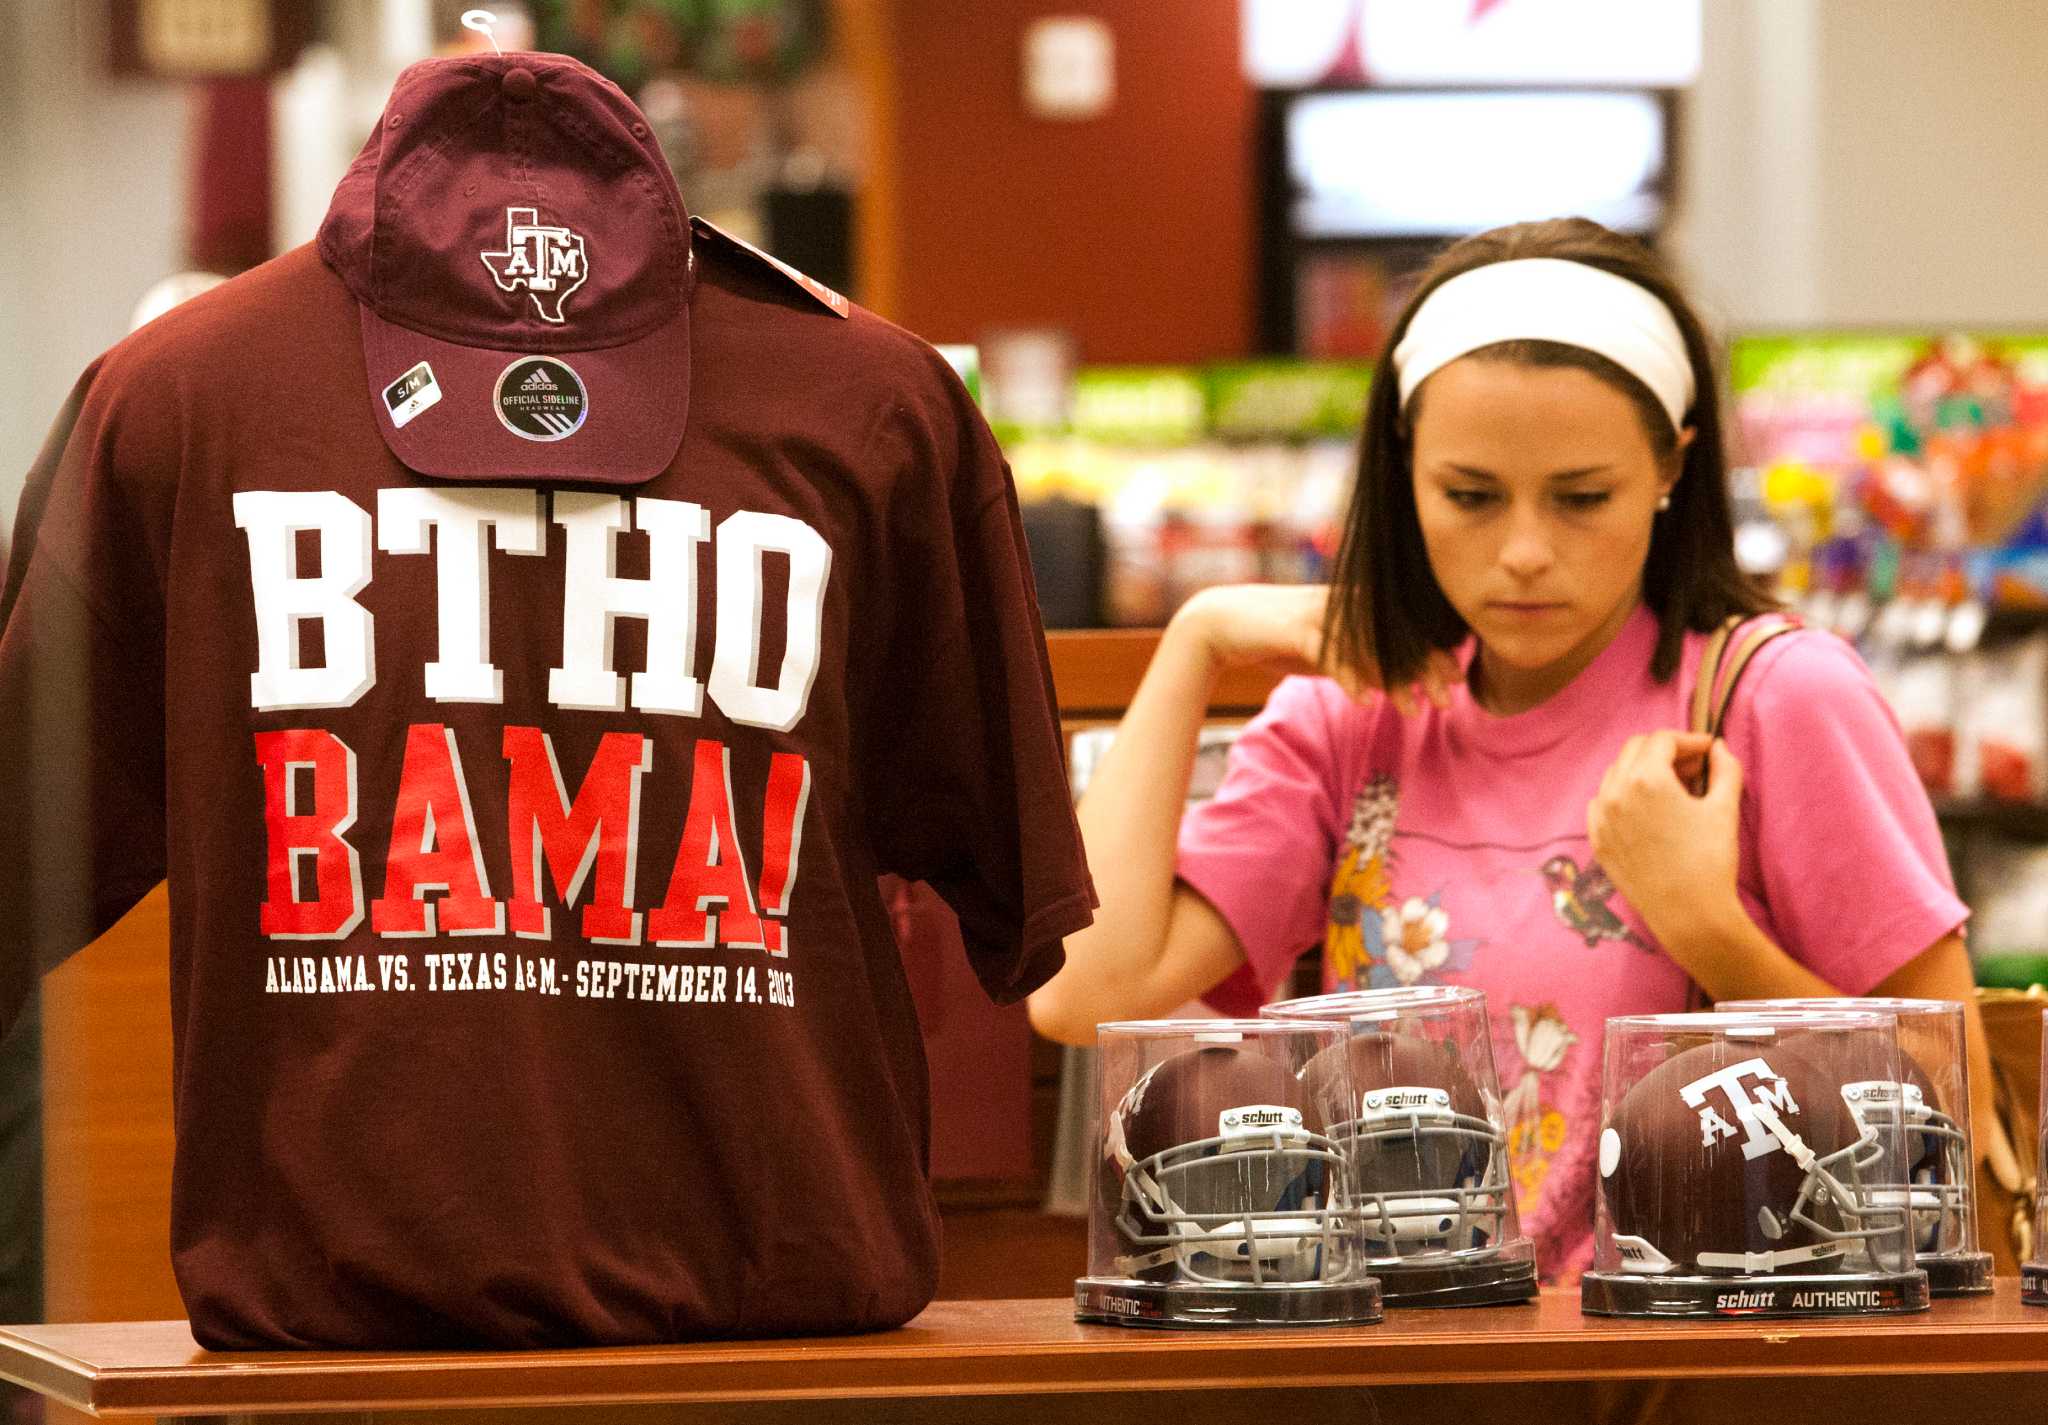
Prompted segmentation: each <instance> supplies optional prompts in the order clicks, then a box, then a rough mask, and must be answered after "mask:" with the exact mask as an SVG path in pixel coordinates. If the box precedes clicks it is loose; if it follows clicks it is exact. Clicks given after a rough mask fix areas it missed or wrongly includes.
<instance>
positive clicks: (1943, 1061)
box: [1715, 998, 1992, 1296]
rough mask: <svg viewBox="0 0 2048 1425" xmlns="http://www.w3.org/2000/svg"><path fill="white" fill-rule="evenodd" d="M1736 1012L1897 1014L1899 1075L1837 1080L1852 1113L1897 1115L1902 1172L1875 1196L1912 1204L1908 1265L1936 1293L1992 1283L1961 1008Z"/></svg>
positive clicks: (1960, 1292) (1870, 1004) (1917, 1004)
mask: <svg viewBox="0 0 2048 1425" xmlns="http://www.w3.org/2000/svg"><path fill="white" fill-rule="evenodd" d="M1715 1008H1716V1009H1718V1010H1721V1011H1724V1012H1728V1013H1737V1014H1747V1013H1751V1012H1758V1011H1770V1010H1777V1009H1800V1010H1816V1011H1823V1012H1829V1013H1832V1012H1835V1011H1843V1010H1846V1011H1850V1012H1856V1013H1861V1012H1869V1013H1872V1014H1889V1015H1891V1016H1893V1017H1894V1018H1895V1019H1896V1020H1897V1022H1898V1033H1899V1078H1898V1081H1897V1082H1896V1083H1893V1082H1892V1081H1890V1080H1885V1079H1869V1080H1863V1081H1860V1082H1856V1083H1850V1084H1845V1085H1844V1086H1843V1088H1842V1093H1843V1096H1844V1097H1845V1098H1846V1099H1847V1100H1848V1103H1849V1108H1850V1112H1852V1113H1854V1114H1857V1115H1860V1116H1861V1117H1862V1118H1864V1119H1869V1120H1882V1119H1885V1118H1891V1119H1895V1120H1897V1121H1898V1123H1899V1125H1900V1129H1901V1131H1902V1132H1903V1133H1904V1134H1905V1139H1906V1144H1905V1154H1904V1157H1903V1158H1902V1159H1901V1160H1900V1163H1899V1167H1900V1176H1899V1178H1898V1180H1897V1181H1895V1182H1888V1183H1884V1184H1882V1185H1880V1187H1879V1188H1878V1189H1877V1191H1878V1193H1879V1200H1885V1195H1889V1200H1891V1201H1895V1202H1902V1203H1905V1204H1906V1205H1907V1206H1908V1207H1909V1208H1910V1209H1911V1213H1912V1215H1911V1222H1912V1231H1913V1263H1914V1265H1915V1266H1917V1267H1919V1268H1920V1269H1921V1270H1922V1271H1924V1272H1926V1273H1927V1285H1928V1288H1929V1289H1930V1290H1931V1291H1932V1292H1933V1293H1934V1295H1936V1296H1979V1295H1982V1294H1984V1293H1986V1292H1988V1291H1990V1290H1991V1271H1992V1264H1991V1254H1990V1253H1989V1252H1982V1251H1979V1250H1978V1249H1977V1184H1976V1171H1975V1164H1976V1162H1977V1158H1976V1154H1975V1152H1974V1150H1973V1147H1972V1145H1971V1142H1970V1060H1969V1054H1968V1052H1967V1050H1966V1048H1965V1044H1964V1039H1963V1006H1962V1002H1961V1001H1960V1000H1952V999H1883V998H1863V999H1782V1000H1729V1001H1724V1002H1723V1003H1721V1004H1718V1005H1716V1006H1715Z"/></svg>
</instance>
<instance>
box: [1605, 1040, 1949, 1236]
mask: <svg viewBox="0 0 2048 1425" xmlns="http://www.w3.org/2000/svg"><path fill="white" fill-rule="evenodd" d="M1815 1038H1816V1036H1813V1035H1802V1036H1799V1037H1798V1038H1796V1039H1786V1038H1782V1037H1774V1038H1770V1039H1741V1038H1732V1039H1714V1040H1711V1041H1709V1042H1707V1043H1704V1044H1701V1045H1698V1046H1696V1047H1694V1048H1691V1049H1687V1050H1685V1051H1684V1052H1682V1053H1679V1054H1676V1055H1674V1056H1673V1057H1672V1058H1671V1059H1669V1060H1667V1061H1666V1062H1664V1063H1663V1064H1660V1065H1659V1066H1658V1067H1657V1068H1655V1069H1653V1070H1652V1071H1650V1072H1649V1073H1648V1074H1646V1075H1644V1076H1643V1078H1642V1079H1641V1080H1639V1081H1638V1082H1637V1083H1636V1084H1635V1086H1634V1087H1633V1088H1631V1089H1630V1090H1629V1091H1628V1092H1627V1094H1626V1095H1625V1096H1624V1097H1623V1098H1622V1101H1621V1103H1620V1104H1619V1105H1618V1106H1617V1107H1616V1109H1615V1111H1614V1115H1613V1119H1612V1121H1611V1122H1610V1123H1609V1124H1608V1126H1607V1128H1606V1130H1605V1131H1604V1132H1603V1133H1602V1134H1601V1139H1600V1187H1601V1194H1602V1198H1603V1201H1604V1203H1605V1207H1606V1212H1607V1216H1608V1221H1609V1223H1610V1224H1611V1226H1612V1230H1613V1241H1614V1246H1615V1249H1616V1250H1617V1251H1618V1252H1619V1254H1620V1257H1621V1262H1620V1267H1621V1270H1623V1271H1627V1272H1640V1273H1648V1274H1664V1273H1680V1274H1686V1273H1704V1274H1724V1273H1725V1274H1736V1275H1745V1276H1759V1275H1769V1274H1771V1273H1774V1272H1784V1271H1797V1272H1843V1271H1863V1270H1871V1269H1874V1270H1879V1271H1887V1272H1890V1271H1905V1270H1910V1269H1911V1267H1912V1264H1913V1263H1912V1255H1911V1248H1910V1244H1909V1242H1908V1239H1907V1234H1906V1220H1905V1208H1904V1204H1903V1202H1902V1200H1901V1198H1900V1197H1899V1196H1898V1194H1897V1193H1896V1192H1895V1191H1894V1192H1891V1193H1887V1192H1886V1190H1885V1189H1884V1187H1883V1186H1882V1183H1881V1177H1882V1170H1883V1160H1884V1159H1885V1157H1886V1149H1885V1141H1884V1140H1885V1134H1884V1133H1883V1132H1882V1131H1881V1127H1880V1124H1879V1123H1878V1121H1877V1120H1876V1119H1874V1118H1871V1117H1868V1116H1859V1115H1858V1114H1856V1113H1853V1112H1851V1110H1850V1103H1849V1100H1848V1099H1847V1098H1845V1096H1844V1094H1843V1089H1844V1087H1845V1085H1844V1081H1843V1080H1842V1078H1840V1077H1838V1076H1837V1075H1836V1074H1835V1073H1834V1072H1833V1069H1834V1068H1835V1067H1838V1066H1826V1067H1824V1066H1823V1065H1824V1060H1817V1059H1816V1058H1815V1050H1816V1049H1817V1048H1818V1047H1819V1046H1816V1045H1815V1044H1814V1042H1813V1041H1814V1039H1815Z"/></svg>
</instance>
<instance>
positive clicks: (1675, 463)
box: [1657, 426, 1700, 496]
mask: <svg viewBox="0 0 2048 1425" xmlns="http://www.w3.org/2000/svg"><path fill="white" fill-rule="evenodd" d="M1699 434H1700V433H1699V430H1698V428H1696V427H1694V426H1680V427H1679V428H1678V439H1677V441H1676V442H1675V443H1674V444H1673V445H1672V447H1671V455H1670V457H1669V458H1668V459H1666V460H1665V461H1664V470H1663V472H1662V474H1661V476H1660V477H1659V479H1658V482H1657V484H1658V488H1657V493H1658V494H1659V495H1667V496H1668V495H1669V494H1670V493H1671V491H1672V489H1673V488H1674V487H1675V486H1676V485H1677V484H1678V477H1679V476H1681V475H1683V474H1684V473H1685V453H1686V452H1687V451H1689V450H1691V449H1692V443H1693V442H1694V441H1695V440H1697V439H1699Z"/></svg>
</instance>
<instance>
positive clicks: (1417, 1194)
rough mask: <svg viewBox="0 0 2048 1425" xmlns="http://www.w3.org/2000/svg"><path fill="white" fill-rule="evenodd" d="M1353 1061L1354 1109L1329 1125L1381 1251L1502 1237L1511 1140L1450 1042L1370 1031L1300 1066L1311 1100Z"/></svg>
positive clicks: (1443, 1247)
mask: <svg viewBox="0 0 2048 1425" xmlns="http://www.w3.org/2000/svg"><path fill="white" fill-rule="evenodd" d="M1343 1064H1348V1066H1349V1068H1350V1072H1351V1083H1352V1089H1353V1094H1354V1102H1355V1104H1356V1109H1357V1111H1356V1113H1355V1115H1354V1116H1352V1117H1349V1118H1347V1119H1346V1120H1345V1121H1344V1122H1341V1123H1338V1124H1337V1125H1336V1126H1335V1127H1334V1128H1332V1129H1331V1135H1330V1136H1331V1137H1333V1138H1334V1139H1336V1140H1337V1142H1338V1144H1339V1145H1340V1146H1342V1147H1344V1148H1345V1149H1346V1150H1347V1151H1348V1152H1349V1153H1350V1155H1351V1162H1352V1165H1353V1169H1354V1177H1355V1186H1354V1188H1353V1191H1354V1193H1355V1194H1356V1196H1357V1199H1358V1202H1359V1208H1360V1212H1359V1216H1360V1218H1361V1220H1362V1223H1363V1227H1364V1231H1365V1235H1366V1237H1367V1238H1368V1239H1370V1240H1371V1241H1372V1242H1373V1243H1374V1251H1375V1252H1376V1253H1377V1254H1379V1255H1383V1256H1402V1257H1407V1256H1418V1255H1424V1254H1428V1253H1435V1252H1445V1251H1469V1250H1472V1249H1475V1248H1483V1247H1487V1246H1491V1245H1494V1244H1496V1243H1498V1242H1499V1240H1500V1237H1501V1222H1502V1218H1503V1217H1504V1215H1505V1214H1506V1212H1507V1208H1508V1203H1509V1201H1510V1199H1509V1196H1508V1176H1507V1172H1508V1152H1507V1139H1506V1137H1505V1136H1504V1135H1503V1133H1502V1132H1501V1129H1500V1127H1499V1125H1498V1123H1497V1122H1496V1121H1495V1118H1494V1116H1493V1115H1492V1114H1490V1113H1489V1112H1488V1111H1487V1105H1486V1102H1485V1100H1484V1098H1483V1097H1482V1096H1481V1094H1480V1092H1479V1087H1478V1085H1477V1084H1475V1083H1474V1082H1473V1081H1472V1076H1471V1074H1469V1073H1468V1072H1466V1069H1465V1065H1464V1062H1463V1061H1462V1060H1461V1059H1460V1058H1459V1056H1458V1053H1457V1050H1456V1047H1455V1046H1454V1045H1453V1044H1451V1043H1450V1042H1449V1041H1447V1040H1437V1039H1429V1038H1425V1037H1423V1036H1420V1035H1412V1034H1389V1033H1386V1032H1385V1031H1382V1030H1366V1031H1363V1032H1361V1033H1357V1034H1353V1035H1352V1036H1351V1037H1350V1038H1349V1039H1347V1040H1346V1041H1345V1042H1344V1043H1343V1044H1342V1045H1340V1046H1337V1047H1334V1048H1330V1049H1325V1050H1323V1051H1322V1053H1320V1054H1318V1055H1316V1056H1315V1058H1313V1059H1311V1060H1309V1062H1308V1064H1307V1065H1306V1066H1305V1067H1304V1068H1303V1069H1302V1080H1303V1082H1304V1083H1305V1084H1306V1085H1307V1086H1308V1088H1309V1094H1310V1098H1311V1100H1312V1101H1315V1102H1326V1101H1329V1100H1328V1097H1327V1095H1326V1094H1325V1093H1324V1092H1322V1091H1321V1090H1322V1088H1323V1084H1324V1080H1326V1079H1327V1078H1328V1077H1329V1076H1330V1075H1331V1074H1332V1073H1334V1072H1335V1071H1336V1070H1337V1069H1338V1068H1339V1066H1340V1065H1343Z"/></svg>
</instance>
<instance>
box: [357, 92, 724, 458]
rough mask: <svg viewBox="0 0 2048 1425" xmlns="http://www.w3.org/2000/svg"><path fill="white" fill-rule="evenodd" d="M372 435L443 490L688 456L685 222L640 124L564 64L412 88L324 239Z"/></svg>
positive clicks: (376, 135)
mask: <svg viewBox="0 0 2048 1425" xmlns="http://www.w3.org/2000/svg"><path fill="white" fill-rule="evenodd" d="M320 255H321V257H322V258H323V259H324V260H325V261H326V263H327V265H328V266H329V267H331V268H333V269H334V271H335V273H336V274H337V275H338V276H339V277H340V278H341V280H342V281H343V282H344V283H346V284H347V286H348V289H349V291H350V292H351V293H353V294H354V295H355V299H356V301H357V303H358V304H359V305H360V308H361V312H362V330H363V362H364V365H365V366H366V367H367V368H368V373H369V395H370V404H371V407H372V410H373V416H374V419H375V420H376V422H377V429H378V430H379V431H380V432H381V433H382V434H383V437H384V441H385V443H386V444H387V445H389V446H390V447H391V453H392V454H393V455H396V456H397V457H398V458H399V459H400V460H401V461H403V462H404V463H405V464H406V465H407V466H408V467H410V468H411V469H413V470H416V471H418V472H419V473H420V474H422V475H434V476H441V477H444V478H447V479H452V480H498V479H507V478H511V479H523V480H579V481H597V482H600V483H603V484H614V485H622V484H637V483H638V482H640V481H643V480H647V479H650V478H652V477H653V476H655V475H658V474H660V473H661V472H662V471H663V470H665V469H667V468H668V465H669V463H670V462H671V461H672V460H674V459H675V454H676V450H677V448H678V447H679V446H680V445H681V444H682V440H683V425H684V422H685V420H686V418H687V416H688V412H689V393H690V290H691V282H692V278H693V271H694V270H693V268H692V265H691V262H692V260H691V256H690V222H689V215H688V214H687V213H686V212H685V211H684V208H683V200H682V195H681V194H680V193H678V192H677V191H676V184H675V178H674V177H673V176H672V175H671V174H670V172H669V168H668V163H667V162H666V160H664V159H663V158H662V155H661V150H660V148H659V147H658V146H657V145H656V144H655V141H654V136H653V134H652V133H651V132H650V131H649V129H648V126H647V121H646V119H645V118H644V117H643V116H642V115H641V113H640V111H639V110H638V109H636V108H634V107H633V104H632V101H631V100H629V99H627V98H626V96H625V95H624V94H623V93H621V92H620V91H619V88H618V86H616V85H614V84H613V83H611V81H609V80H607V79H605V78H603V77H602V76H601V75H599V74H597V73H595V72H594V71H592V70H590V69H588V68H586V67H584V66H583V65H581V64H579V63H577V62H576V61H575V60H573V59H569V58H567V57H565V56H563V55H553V54H504V55H482V56H477V55H469V56H464V57H462V58H458V59H434V60H427V61H426V62H424V63H421V64H415V65H413V66H412V67H411V68H409V69H407V70H406V71H405V72H404V73H403V74H401V75H399V77H398V83H397V84H396V85H394V86H393V88H392V90H391V98H390V100H389V102H388V103H387V104H386V105H385V109H384V113H383V115H382V117H381V118H379V119H378V121H377V127H376V128H375V129H374V130H373V131H372V132H371V134H370V137H369V140H368V141H367V142H366V143H364V145H363V149H362V152H361V153H359V154H358V155H356V160H355V162H354V163H353V164H351V165H350V167H349V170H348V173H347V174H346V175H345V176H344V177H343V178H342V180H341V184H340V186H339V187H337V188H336V189H335V190H334V201H333V203H332V204H331V205H330V206H329V208H328V210H327V218H326V221H324V222H323V223H322V224H321V225H320Z"/></svg>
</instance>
